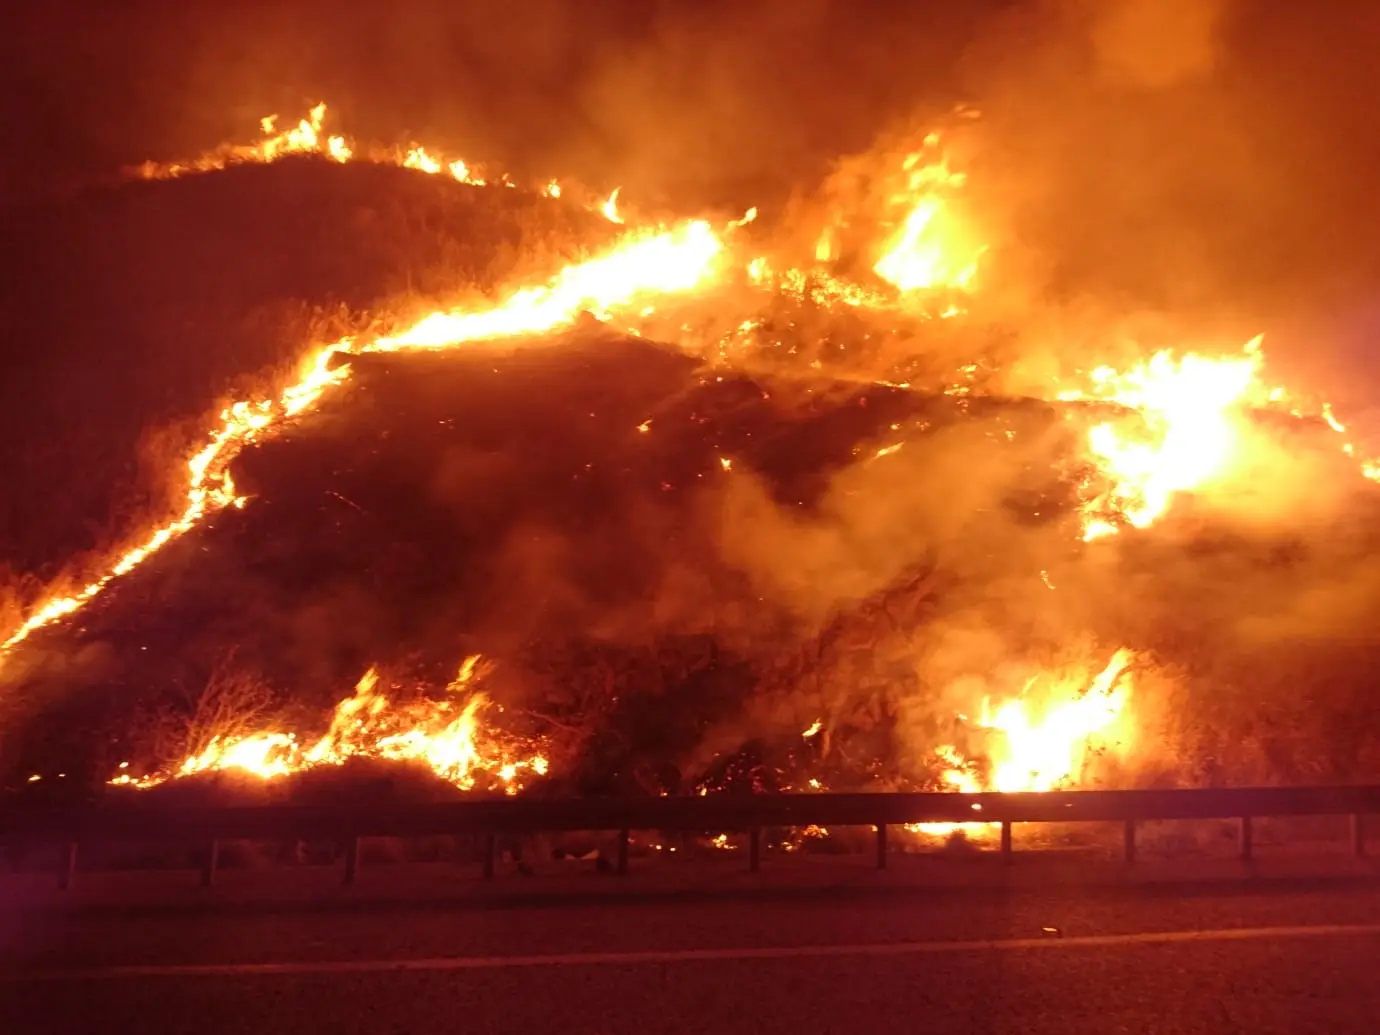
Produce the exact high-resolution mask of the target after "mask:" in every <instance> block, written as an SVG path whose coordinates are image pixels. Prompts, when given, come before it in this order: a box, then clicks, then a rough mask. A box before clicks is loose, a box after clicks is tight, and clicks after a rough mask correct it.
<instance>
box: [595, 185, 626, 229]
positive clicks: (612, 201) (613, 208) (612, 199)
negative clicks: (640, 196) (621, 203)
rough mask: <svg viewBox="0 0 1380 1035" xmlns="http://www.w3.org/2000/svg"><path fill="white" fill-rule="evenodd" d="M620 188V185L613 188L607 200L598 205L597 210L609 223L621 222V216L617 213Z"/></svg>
mask: <svg viewBox="0 0 1380 1035" xmlns="http://www.w3.org/2000/svg"><path fill="white" fill-rule="evenodd" d="M622 190H623V188H622V187H615V188H613V193H612V194H610V195H609V196H608V200H607V201H605V202H604V203H603V204H602V205H600V206H599V211H600V212H602V213H603V214H604V218H605V219H607V220H608V221H609V222H610V223H621V222H623V217H622V216H620V215H619V214H618V195H619V193H620V192H621V191H622Z"/></svg>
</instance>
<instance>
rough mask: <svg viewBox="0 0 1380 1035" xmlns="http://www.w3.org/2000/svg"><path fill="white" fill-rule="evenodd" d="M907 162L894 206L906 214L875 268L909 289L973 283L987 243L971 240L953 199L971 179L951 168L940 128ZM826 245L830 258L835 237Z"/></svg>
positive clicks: (822, 243) (961, 287) (823, 242)
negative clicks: (943, 151) (901, 186)
mask: <svg viewBox="0 0 1380 1035" xmlns="http://www.w3.org/2000/svg"><path fill="white" fill-rule="evenodd" d="M902 167H903V170H904V172H905V185H904V187H903V189H901V190H900V191H898V192H897V193H896V194H894V195H893V196H892V197H891V199H890V206H891V208H892V210H893V211H896V210H900V211H903V212H904V213H905V214H904V215H903V216H902V217H901V219H900V226H899V228H898V229H897V230H896V231H895V232H894V233H893V234H892V236H891V238H890V239H889V240H888V241H887V243H886V245H885V247H884V248H883V251H882V255H881V257H880V258H879V259H878V260H877V262H876V265H875V266H873V270H874V271H875V272H876V274H877V275H878V276H879V277H881V278H882V279H883V280H886V281H889V282H890V283H892V284H894V285H895V286H896V287H897V288H898V289H899V290H901V291H903V292H908V291H933V290H935V289H939V288H947V289H951V290H953V289H958V290H967V289H969V288H971V287H972V286H973V279H974V277H976V276H977V268H978V261H979V259H981V257H982V254H983V252H984V251H985V248H984V247H983V246H982V245H981V244H980V243H978V242H975V241H973V240H972V239H971V237H970V230H969V229H968V228H967V227H966V226H965V225H964V224H963V221H962V220H961V219H960V218H959V217H958V215H957V214H956V212H955V210H954V203H953V199H954V197H955V196H956V195H957V194H958V193H959V191H961V189H962V188H963V185H964V184H965V183H966V182H967V176H966V174H964V173H960V172H954V171H952V170H951V169H950V168H949V162H948V159H947V158H946V157H945V156H944V154H943V153H942V151H941V150H940V138H939V134H937V133H931V134H930V135H929V136H927V137H926V138H925V142H924V144H923V146H922V147H921V148H920V150H918V151H915V152H913V153H911V154H909V155H907V156H906V158H905V161H904V163H903V166H902ZM820 247H821V248H823V250H824V252H825V257H827V255H828V254H829V253H830V252H831V251H832V242H828V243H826V240H825V238H821V239H820ZM816 254H817V255H818V249H817V253H816Z"/></svg>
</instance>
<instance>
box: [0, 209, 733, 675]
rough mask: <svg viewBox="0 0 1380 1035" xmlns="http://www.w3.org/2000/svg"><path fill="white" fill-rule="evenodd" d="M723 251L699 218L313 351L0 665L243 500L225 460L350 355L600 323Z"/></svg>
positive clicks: (223, 428)
mask: <svg viewBox="0 0 1380 1035" xmlns="http://www.w3.org/2000/svg"><path fill="white" fill-rule="evenodd" d="M722 248H723V243H722V241H721V240H720V238H719V236H718V234H716V233H715V231H714V230H713V229H712V228H711V227H710V226H709V224H708V223H706V222H703V221H699V220H697V221H692V222H689V223H685V224H683V225H681V226H678V227H674V228H672V229H669V230H663V231H651V232H634V233H632V234H631V235H630V236H628V237H627V238H625V239H624V240H623V242H622V243H621V244H619V245H617V246H615V247H614V248H613V249H611V250H610V251H609V252H608V253H606V254H604V255H601V256H598V257H596V258H593V259H590V260H588V261H586V262H582V263H576V264H574V265H571V266H567V267H566V268H565V269H563V270H562V271H561V272H560V273H559V274H557V276H556V277H555V278H553V279H552V280H551V281H550V282H549V283H547V284H545V285H541V286H537V287H529V288H524V289H522V290H519V291H516V292H514V293H513V294H511V295H510V296H509V297H508V298H507V299H506V300H505V301H503V302H500V303H499V304H497V305H495V306H493V307H491V308H488V309H476V310H460V309H456V310H450V311H446V312H437V313H432V314H431V315H429V316H427V317H425V318H423V319H421V320H419V321H418V322H417V323H415V324H414V325H413V326H412V327H410V328H409V329H407V330H405V331H403V332H402V333H400V334H397V335H392V336H389V337H385V338H379V339H377V340H375V341H372V342H367V343H360V342H357V341H355V340H354V339H349V338H347V339H343V340H341V341H338V342H335V343H334V344H331V345H327V346H325V347H323V348H320V349H318V350H317V351H316V352H315V353H313V354H312V355H311V356H309V357H308V359H307V360H306V362H305V363H304V364H303V370H304V373H303V374H302V375H301V377H300V378H299V380H297V381H296V382H294V383H292V384H290V385H288V386H287V387H286V388H284V389H283V390H282V391H281V392H280V393H279V394H278V396H277V397H276V398H266V399H259V400H254V401H250V400H240V401H237V402H234V403H232V404H230V405H229V406H227V407H226V408H225V409H224V410H223V411H222V412H221V415H220V417H221V424H220V427H219V428H217V429H216V430H215V431H214V432H213V433H212V435H211V437H210V441H209V442H208V443H207V444H206V445H205V446H203V447H202V448H201V449H200V450H198V451H197V453H196V454H195V455H194V456H192V457H191V458H190V459H189V460H188V462H187V471H188V481H187V494H186V503H185V506H184V509H183V510H182V513H181V514H179V515H178V516H177V517H176V518H174V519H173V520H171V521H169V522H168V523H167V524H164V525H162V526H161V527H159V528H157V529H155V530H154V531H153V532H152V533H150V534H149V535H148V536H147V537H146V538H145V539H144V540H143V541H142V542H140V543H139V544H137V545H135V546H133V547H131V548H129V549H128V550H126V551H125V552H124V553H123V554H122V555H120V556H119V557H118V558H117V559H116V560H115V562H114V563H113V564H112V565H111V566H110V568H109V569H108V570H107V571H106V572H105V573H104V574H103V575H101V576H100V577H98V578H96V579H94V580H93V581H91V582H89V583H87V584H86V585H85V586H83V587H82V588H81V589H79V590H77V591H75V592H73V593H70V594H64V595H59V596H55V597H53V598H52V599H49V600H47V601H44V602H43V603H42V604H40V605H39V606H38V607H37V608H35V609H34V611H33V612H32V613H30V614H29V616H28V617H26V618H25V619H24V621H23V622H22V623H21V624H20V625H19V627H18V628H17V629H15V631H14V632H12V633H11V634H10V635H9V636H8V637H7V638H6V639H5V640H4V641H3V642H0V662H3V661H4V659H5V657H6V656H7V655H8V654H9V653H11V652H12V651H13V650H14V648H15V647H17V646H18V645H19V644H20V643H22V642H23V641H24V640H26V639H28V637H29V636H31V635H32V634H33V633H34V632H36V631H37V630H39V629H41V628H43V627H44V626H47V625H51V624H52V623H54V622H56V621H58V620H60V619H62V618H64V617H66V616H68V615H71V614H73V613H74V612H76V611H78V610H80V609H81V608H82V607H84V606H85V605H86V604H88V603H89V602H90V601H91V600H93V599H95V598H96V597H97V596H98V595H99V594H100V593H101V592H102V591H103V590H105V588H106V587H107V586H109V585H110V584H111V583H112V582H114V581H115V580H116V579H118V578H120V577H121V576H124V575H127V574H129V573H130V572H131V571H133V570H134V569H135V568H137V567H139V565H141V564H143V563H144V561H146V560H148V559H149V558H150V557H152V556H153V555H154V554H155V553H157V552H158V551H159V550H160V549H162V548H163V547H164V546H166V545H167V544H168V543H170V542H172V541H173V540H174V539H176V538H178V537H179V536H181V535H182V534H184V533H186V532H188V531H190V530H191V529H193V528H195V527H197V526H198V525H200V524H201V523H202V522H203V521H205V520H206V519H207V518H208V517H210V516H211V515H213V514H215V513H217V512H219V511H221V510H223V509H224V508H226V507H227V506H232V505H233V506H235V507H243V506H244V505H245V503H246V498H245V497H243V496H240V495H238V494H237V493H236V491H235V486H234V481H233V479H232V477H231V473H230V465H231V463H232V462H233V461H234V459H235V458H236V457H237V456H238V455H239V454H240V452H241V450H243V449H244V448H245V447H246V446H247V445H249V444H251V443H253V442H256V441H259V440H261V439H262V438H263V436H264V435H266V434H268V433H270V432H271V431H273V430H275V429H276V428H277V427H279V426H280V425H281V423H282V422H283V421H284V420H287V419H289V418H291V417H294V416H297V415H299V414H301V413H303V412H305V411H307V410H309V409H311V408H312V407H313V406H315V405H316V404H317V402H318V401H319V400H320V398H321V397H322V395H323V394H325V393H326V392H327V391H328V390H330V389H332V388H334V387H337V386H339V385H341V384H343V383H344V382H345V381H346V380H348V378H349V377H350V367H349V364H348V362H344V360H346V359H347V358H348V357H349V356H351V355H358V354H360V353H367V352H397V351H401V350H406V349H443V348H453V347H456V346H459V345H463V344H466V343H470V342H476V341H486V340H494V339H499V338H509V337H516V336H520V335H530V334H537V333H541V332H546V331H551V330H554V329H556V328H559V327H562V326H565V325H568V324H570V323H572V322H573V321H574V320H575V318H576V317H577V316H579V315H580V313H582V312H590V313H592V314H593V315H595V316H596V317H598V318H599V319H602V320H608V319H611V318H613V317H614V316H615V315H616V314H617V313H618V312H619V311H620V310H621V309H623V308H624V307H630V306H634V305H636V304H637V303H638V301H639V299H641V298H644V297H646V296H648V295H654V294H665V293H672V292H681V291H689V290H691V289H693V288H694V287H696V286H697V285H699V284H700V283H701V282H703V281H705V280H706V279H707V278H708V277H709V276H710V274H711V273H712V272H713V269H714V262H715V259H716V258H717V257H718V255H719V253H720V251H721V250H722Z"/></svg>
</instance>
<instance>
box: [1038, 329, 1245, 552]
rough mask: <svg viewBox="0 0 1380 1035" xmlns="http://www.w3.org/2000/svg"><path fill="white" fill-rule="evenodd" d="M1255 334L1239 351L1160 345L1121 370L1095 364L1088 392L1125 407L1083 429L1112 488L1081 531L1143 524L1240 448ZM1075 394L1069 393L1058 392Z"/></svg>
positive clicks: (1088, 511) (1094, 534)
mask: <svg viewBox="0 0 1380 1035" xmlns="http://www.w3.org/2000/svg"><path fill="white" fill-rule="evenodd" d="M1261 362H1262V355H1261V352H1260V339H1259V338H1256V339H1254V340H1253V341H1251V342H1250V343H1248V344H1247V346H1246V347H1245V349H1244V350H1243V352H1242V354H1241V355H1240V356H1238V357H1232V358H1225V359H1209V358H1207V357H1204V356H1199V355H1196V354H1192V353H1190V354H1188V355H1185V356H1182V357H1180V358H1177V359H1176V358H1175V357H1174V356H1173V354H1172V353H1170V352H1168V351H1162V352H1158V353H1156V354H1155V355H1154V356H1153V357H1151V359H1150V360H1148V361H1147V362H1145V363H1141V364H1139V365H1138V366H1136V367H1133V368H1132V369H1130V370H1128V371H1126V372H1125V373H1118V372H1117V371H1115V370H1113V369H1112V368H1110V367H1101V368H1098V369H1097V370H1094V371H1093V373H1092V379H1093V382H1094V388H1093V392H1092V394H1091V397H1092V398H1095V399H1098V400H1102V401H1106V402H1109V403H1113V404H1115V405H1117V406H1121V407H1124V408H1126V409H1127V410H1128V411H1130V413H1128V415H1127V417H1125V418H1122V419H1118V420H1108V421H1103V422H1101V423H1099V424H1097V425H1096V426H1094V427H1093V428H1092V429H1091V430H1090V431H1089V433H1088V443H1087V444H1088V450H1089V453H1090V455H1091V457H1092V458H1093V460H1094V462H1095V463H1096V464H1097V466H1098V467H1099V469H1100V471H1101V473H1102V475H1103V476H1104V477H1105V478H1106V480H1107V481H1108V482H1109V487H1108V488H1107V489H1106V490H1105V491H1104V492H1102V493H1100V494H1099V495H1098V496H1097V497H1096V498H1095V499H1093V500H1091V501H1090V502H1089V504H1088V506H1087V507H1086V508H1085V517H1086V521H1085V525H1084V534H1083V538H1084V539H1086V540H1092V539H1097V538H1100V537H1101V536H1104V535H1109V534H1111V533H1113V532H1115V531H1116V529H1117V527H1118V523H1119V522H1124V523H1126V524H1129V525H1131V526H1133V527H1135V528H1145V527H1147V526H1149V525H1150V524H1151V523H1152V522H1154V521H1155V520H1156V519H1158V518H1159V517H1161V516H1162V515H1163V514H1164V513H1165V511H1166V510H1168V509H1169V505H1170V502H1171V500H1172V499H1173V498H1174V496H1175V495H1176V494H1178V493H1183V492H1189V491H1192V490H1195V489H1200V488H1202V487H1203V486H1204V485H1206V484H1208V483H1209V482H1210V481H1211V480H1212V479H1213V478H1215V477H1217V476H1219V475H1221V474H1223V473H1224V472H1226V471H1227V470H1229V469H1230V467H1231V466H1232V461H1233V460H1234V459H1235V458H1236V456H1237V455H1238V450H1239V441H1240V423H1239V422H1240V420H1241V419H1242V416H1243V408H1244V407H1245V405H1246V404H1247V403H1248V402H1249V401H1250V400H1251V398H1252V395H1253V390H1257V391H1258V389H1259V384H1258V377H1259V373H1260V367H1261ZM1077 397H1080V396H1079V395H1078V394H1077V393H1066V394H1065V395H1064V396H1063V398H1077Z"/></svg>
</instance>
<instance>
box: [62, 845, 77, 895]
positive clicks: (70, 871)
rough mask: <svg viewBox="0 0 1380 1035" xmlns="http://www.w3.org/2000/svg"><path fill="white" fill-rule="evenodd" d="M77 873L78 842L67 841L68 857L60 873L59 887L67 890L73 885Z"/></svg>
mask: <svg viewBox="0 0 1380 1035" xmlns="http://www.w3.org/2000/svg"><path fill="white" fill-rule="evenodd" d="M76 875H77V842H75V841H68V842H67V858H66V859H64V860H63V863H62V870H61V871H59V873H58V888H59V889H61V890H62V891H67V890H68V889H69V888H71V887H72V881H73V880H74V879H75V878H76Z"/></svg>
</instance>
